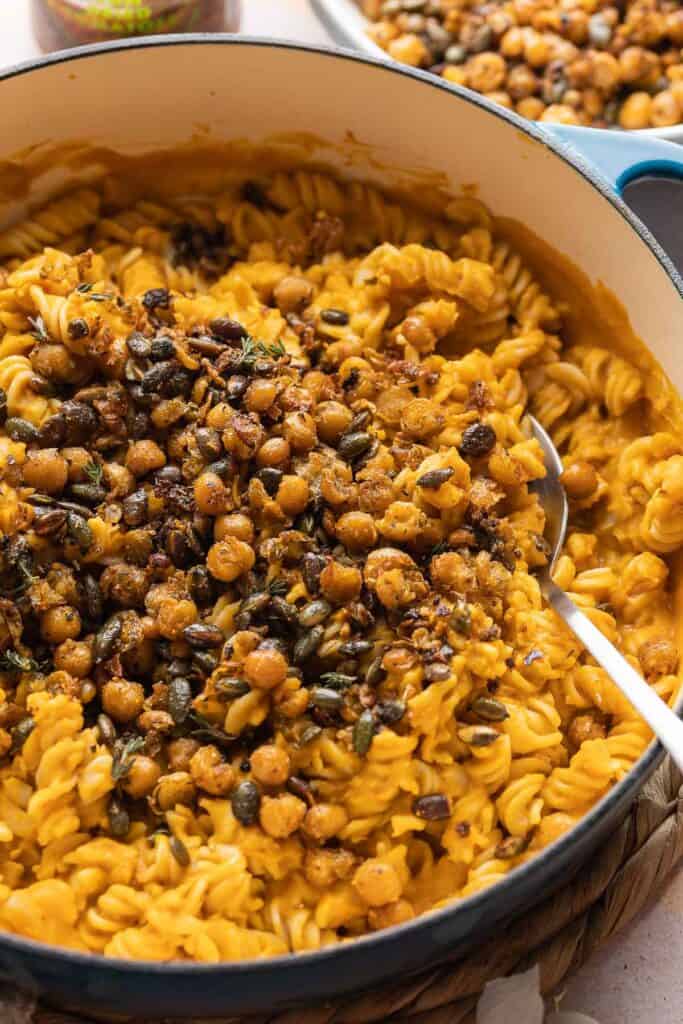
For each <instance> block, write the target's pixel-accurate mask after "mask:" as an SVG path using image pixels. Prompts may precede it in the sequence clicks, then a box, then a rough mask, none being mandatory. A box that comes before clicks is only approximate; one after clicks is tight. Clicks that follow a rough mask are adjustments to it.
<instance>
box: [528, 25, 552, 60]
mask: <svg viewBox="0 0 683 1024" xmlns="http://www.w3.org/2000/svg"><path fill="white" fill-rule="evenodd" d="M524 59H525V61H526V62H527V64H529V65H530V67H532V68H542V67H545V65H546V64H547V63H548V61H549V60H550V47H549V45H548V40H547V39H546V38H545V37H544V36H542V35H541V34H540V33H539V32H531V33H530V34H529V35H528V36H527V37H526V39H525V42H524Z"/></svg>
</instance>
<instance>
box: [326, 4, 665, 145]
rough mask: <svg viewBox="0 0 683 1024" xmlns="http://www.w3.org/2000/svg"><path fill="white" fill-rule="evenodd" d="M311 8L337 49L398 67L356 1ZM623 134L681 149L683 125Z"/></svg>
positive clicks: (634, 130)
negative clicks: (341, 47) (371, 33)
mask: <svg viewBox="0 0 683 1024" xmlns="http://www.w3.org/2000/svg"><path fill="white" fill-rule="evenodd" d="M311 7H312V8H313V10H314V11H315V13H316V14H317V16H318V19H319V21H320V22H321V23H322V25H323V26H324V27H325V29H326V30H327V32H328V33H329V34H330V35H331V36H332V37H333V38H335V39H338V40H340V45H342V43H343V45H345V46H348V47H349V48H352V49H355V50H358V51H359V53H366V54H368V55H369V56H371V57H379V58H380V59H381V58H384V59H385V60H388V61H390V62H391V63H400V62H399V61H394V59H393V58H392V57H389V55H388V54H387V52H386V50H383V49H382V47H381V46H380V45H379V44H378V43H376V42H375V41H374V39H372V38H371V37H370V36H369V35H368V28H369V27H370V26H371V25H372V24H373V21H372V20H371V19H370V18H368V17H367V16H366V15H365V14H363V12H362V11H361V9H360V7H359V6H358V4H357V3H356V0H311ZM463 88H464V87H463ZM471 91H474V90H471ZM626 134H627V135H629V136H632V137H633V138H634V139H647V138H650V139H664V140H665V141H668V142H678V143H679V144H680V145H683V123H681V124H675V125H670V126H669V127H666V128H631V129H629V130H628V131H627V132H626Z"/></svg>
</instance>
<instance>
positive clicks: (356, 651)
mask: <svg viewBox="0 0 683 1024" xmlns="http://www.w3.org/2000/svg"><path fill="white" fill-rule="evenodd" d="M374 646H375V645H374V642H373V641H372V640H347V641H346V643H343V644H341V645H340V647H339V653H340V654H341V655H343V656H344V657H345V658H358V657H360V656H361V654H367V653H368V651H371V650H373V648H374Z"/></svg>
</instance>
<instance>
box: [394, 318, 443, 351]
mask: <svg viewBox="0 0 683 1024" xmlns="http://www.w3.org/2000/svg"><path fill="white" fill-rule="evenodd" d="M401 334H402V335H403V337H404V338H405V340H406V341H407V342H408V344H409V345H411V346H412V347H413V348H414V349H416V350H417V351H418V352H421V353H426V352H433V351H434V349H435V348H436V335H435V334H434V331H433V330H432V329H431V327H430V326H429V324H428V323H427V321H426V320H425V318H424V317H423V316H417V315H415V316H408V317H406V318H405V320H404V321H403V323H402V324H401Z"/></svg>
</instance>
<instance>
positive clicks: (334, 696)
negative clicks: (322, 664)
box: [310, 686, 344, 711]
mask: <svg viewBox="0 0 683 1024" xmlns="http://www.w3.org/2000/svg"><path fill="white" fill-rule="evenodd" d="M310 702H311V704H312V705H313V707H316V708H322V709H323V711H341V709H342V708H343V707H344V698H343V697H342V695H341V694H340V693H338V692H337V690H333V689H331V688H330V687H329V686H314V687H313V689H312V690H311V693H310Z"/></svg>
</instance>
